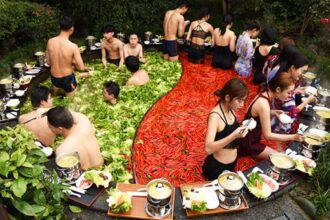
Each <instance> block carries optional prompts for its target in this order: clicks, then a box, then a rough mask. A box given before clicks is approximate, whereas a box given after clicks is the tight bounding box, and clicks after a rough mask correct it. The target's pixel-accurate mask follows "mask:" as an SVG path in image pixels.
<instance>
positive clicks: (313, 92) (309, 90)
mask: <svg viewBox="0 0 330 220" xmlns="http://www.w3.org/2000/svg"><path fill="white" fill-rule="evenodd" d="M305 91H306V93H307V94H309V95H317V89H316V88H315V87H313V86H308V87H307V88H306V90H305Z"/></svg>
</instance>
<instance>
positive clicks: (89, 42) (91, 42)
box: [86, 36, 96, 49]
mask: <svg viewBox="0 0 330 220" xmlns="http://www.w3.org/2000/svg"><path fill="white" fill-rule="evenodd" d="M86 41H87V46H88V48H89V49H90V48H92V47H94V46H95V41H96V37H94V36H87V37H86Z"/></svg>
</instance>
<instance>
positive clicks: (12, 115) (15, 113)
mask: <svg viewBox="0 0 330 220" xmlns="http://www.w3.org/2000/svg"><path fill="white" fill-rule="evenodd" d="M6 117H7V118H8V119H13V118H17V112H8V113H7V114H6Z"/></svg>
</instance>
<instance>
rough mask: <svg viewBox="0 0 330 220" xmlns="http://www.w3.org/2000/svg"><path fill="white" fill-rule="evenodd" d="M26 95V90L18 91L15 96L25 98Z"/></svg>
mask: <svg viewBox="0 0 330 220" xmlns="http://www.w3.org/2000/svg"><path fill="white" fill-rule="evenodd" d="M24 94H25V90H17V91H16V92H15V95H16V96H19V97H21V96H23V95H24Z"/></svg>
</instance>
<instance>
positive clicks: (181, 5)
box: [163, 0, 190, 61]
mask: <svg viewBox="0 0 330 220" xmlns="http://www.w3.org/2000/svg"><path fill="white" fill-rule="evenodd" d="M189 6H190V3H189V2H188V1H187V0H179V2H178V5H177V8H176V9H174V10H170V11H167V12H166V14H165V18H164V22H163V28H164V35H165V40H164V43H163V46H164V48H163V57H164V59H166V60H169V61H177V60H178V59H179V55H178V48H177V47H178V46H177V41H176V36H177V35H178V36H179V37H182V36H183V34H184V30H185V28H186V26H187V25H188V24H189V21H184V18H183V15H184V14H185V13H186V12H187V11H188V8H189Z"/></svg>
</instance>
